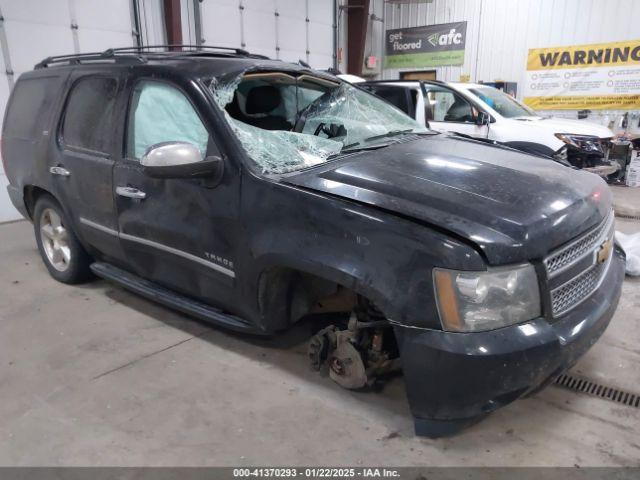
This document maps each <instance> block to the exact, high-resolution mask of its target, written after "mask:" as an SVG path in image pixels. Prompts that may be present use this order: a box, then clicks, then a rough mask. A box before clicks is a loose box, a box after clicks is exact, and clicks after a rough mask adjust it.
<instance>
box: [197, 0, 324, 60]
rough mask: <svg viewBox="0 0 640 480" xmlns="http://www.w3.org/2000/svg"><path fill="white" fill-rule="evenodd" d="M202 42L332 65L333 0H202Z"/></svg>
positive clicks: (287, 58) (286, 58)
mask: <svg viewBox="0 0 640 480" xmlns="http://www.w3.org/2000/svg"><path fill="white" fill-rule="evenodd" d="M200 8H201V22H202V36H203V43H205V44H207V45H215V46H223V47H235V48H237V47H241V48H244V49H246V50H249V51H250V52H251V53H258V54H261V55H266V56H268V57H271V58H277V59H281V60H285V61H290V62H297V61H298V60H303V61H305V62H308V63H309V64H310V65H311V66H312V67H314V68H321V69H326V68H329V67H332V66H333V65H334V58H333V52H334V48H333V45H334V35H333V32H334V28H333V24H334V8H335V3H334V0H203V1H202V2H201V3H200Z"/></svg>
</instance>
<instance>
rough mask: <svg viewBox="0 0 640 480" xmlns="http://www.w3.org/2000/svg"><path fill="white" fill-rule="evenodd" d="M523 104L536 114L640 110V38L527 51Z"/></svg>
mask: <svg viewBox="0 0 640 480" xmlns="http://www.w3.org/2000/svg"><path fill="white" fill-rule="evenodd" d="M524 101H525V103H526V104H527V105H529V106H530V107H532V108H533V109H535V110H581V109H585V108H587V109H594V110H598V109H599V110H604V109H606V110H609V109H611V110H627V109H633V110H635V109H638V108H640V40H630V41H626V42H612V43H599V44H592V45H574V46H567V47H553V48H534V49H531V50H529V56H528V58H527V75H526V83H525V85H524Z"/></svg>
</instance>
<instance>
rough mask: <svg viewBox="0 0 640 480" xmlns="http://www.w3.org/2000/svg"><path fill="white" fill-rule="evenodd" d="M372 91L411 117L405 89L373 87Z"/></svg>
mask: <svg viewBox="0 0 640 480" xmlns="http://www.w3.org/2000/svg"><path fill="white" fill-rule="evenodd" d="M372 91H373V93H375V94H376V95H378V96H379V97H382V98H384V99H385V100H386V101H387V102H389V103H391V104H392V105H395V106H396V107H398V108H399V109H400V110H402V111H403V112H404V113H406V114H409V115H412V112H411V105H409V102H408V98H407V89H405V88H402V87H373V88H372Z"/></svg>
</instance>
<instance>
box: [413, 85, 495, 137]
mask: <svg viewBox="0 0 640 480" xmlns="http://www.w3.org/2000/svg"><path fill="white" fill-rule="evenodd" d="M424 88H425V99H424V101H425V117H426V120H427V122H428V124H429V128H432V129H433V130H438V131H440V132H458V133H462V134H465V135H470V136H472V137H478V138H487V136H488V135H489V127H488V126H487V125H476V116H477V110H476V109H475V108H474V107H473V106H472V105H471V103H469V102H468V101H467V100H466V99H465V98H464V97H463V96H462V95H460V94H458V93H456V92H454V91H453V90H451V89H449V88H446V87H443V86H441V85H430V84H424Z"/></svg>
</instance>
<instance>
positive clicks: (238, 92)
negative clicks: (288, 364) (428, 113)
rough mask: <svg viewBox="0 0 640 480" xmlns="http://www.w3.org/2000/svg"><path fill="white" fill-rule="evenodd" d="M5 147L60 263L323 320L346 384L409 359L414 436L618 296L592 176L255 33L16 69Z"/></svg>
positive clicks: (448, 429) (485, 398)
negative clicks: (228, 42) (387, 93)
mask: <svg viewBox="0 0 640 480" xmlns="http://www.w3.org/2000/svg"><path fill="white" fill-rule="evenodd" d="M85 59H86V60H87V61H86V62H85V61H84V60H85ZM122 64H124V65H125V66H126V68H121V67H122ZM34 112H38V115H34ZM96 116H97V117H98V118H96ZM25 118H27V119H28V121H25V120H24V119H25ZM18 119H22V120H20V121H18ZM32 124H35V125H36V127H35V128H34V127H33V125H32ZM42 131H47V132H52V133H51V134H50V135H49V134H47V136H44V137H43V136H42V135H41V133H40V132H42ZM2 149H3V152H2V153H3V159H4V161H5V164H6V165H5V170H6V172H7V175H8V179H9V181H10V185H9V187H8V191H9V194H10V197H11V199H12V201H13V203H14V204H15V205H16V207H17V208H18V209H19V210H20V211H21V212H22V213H23V214H24V215H25V217H27V218H29V219H31V220H32V221H33V223H34V229H35V235H36V239H37V242H38V247H39V249H40V253H41V256H42V258H43V261H44V263H45V265H46V267H47V269H48V270H49V272H50V273H51V275H52V276H53V277H54V278H56V279H58V280H59V281H62V282H66V283H77V282H80V281H84V280H86V279H88V278H89V274H90V272H93V273H94V274H96V275H98V276H100V277H103V278H105V279H108V280H110V281H113V282H115V283H117V284H120V285H122V286H124V287H125V288H128V289H130V290H132V291H134V292H137V293H139V294H141V295H144V296H146V297H148V298H151V299H153V300H155V301H158V302H160V303H163V304H165V305H167V306H169V307H171V308H174V309H177V310H179V311H182V312H185V313H188V314H190V315H192V316H194V317H197V318H199V319H202V320H205V321H208V322H211V323H213V324H215V325H219V326H223V327H227V328H230V329H233V330H236V331H242V332H247V333H252V334H263V335H273V334H277V333H278V332H280V331H283V330H286V329H288V328H290V327H291V326H292V325H294V324H295V323H296V322H298V321H300V320H301V319H302V318H306V319H307V320H310V321H311V323H312V324H315V325H316V328H315V329H314V330H315V331H314V335H313V336H312V337H311V339H310V341H309V360H310V362H311V365H312V367H313V368H315V369H317V370H324V371H327V372H328V374H329V375H330V376H331V378H332V379H334V380H335V381H336V382H337V383H338V384H340V385H341V386H343V387H345V388H350V389H362V388H368V387H372V386H375V385H376V384H377V383H378V382H380V381H381V380H383V379H384V377H385V376H387V375H388V374H390V373H392V372H395V371H397V370H398V369H401V370H402V372H403V374H404V377H405V383H406V389H407V397H408V401H409V405H410V408H411V413H412V415H413V417H414V421H415V428H416V432H417V434H420V435H428V436H432V437H437V436H442V435H448V434H452V433H455V432H456V431H458V430H459V429H461V428H463V427H465V426H468V425H470V424H472V423H474V422H477V421H478V420H479V419H481V418H483V417H484V416H486V415H487V414H489V413H490V412H492V411H494V410H496V409H497V408H499V407H501V406H504V405H507V404H508V403H510V402H512V401H514V400H516V399H518V398H521V397H523V396H525V395H530V394H532V393H534V392H536V391H537V390H539V389H540V388H542V387H544V386H545V385H546V384H547V383H548V382H550V381H552V380H553V379H554V378H555V377H556V376H558V375H560V374H561V373H562V372H564V371H565V370H566V369H568V368H569V367H571V366H572V365H573V364H574V363H575V362H576V361H577V359H578V358H579V357H580V356H581V355H582V354H584V353H585V351H587V349H588V348H589V347H590V346H591V345H593V343H594V342H595V341H596V340H597V339H598V338H599V337H600V335H601V334H602V332H603V331H604V330H605V328H606V327H607V325H608V323H609V321H610V319H611V317H612V315H613V313H614V311H615V309H616V305H617V302H618V298H619V295H620V291H621V285H622V280H623V276H624V256H623V253H622V251H621V250H620V248H619V247H618V246H617V245H616V244H614V238H613V232H614V223H613V222H614V219H613V212H612V202H611V194H610V193H609V190H608V188H607V187H606V185H605V184H604V182H603V181H602V180H601V179H600V178H598V177H597V176H596V175H592V174H590V173H586V172H583V171H575V170H573V169H571V168H567V167H565V166H563V165H561V164H558V163H555V162H549V161H548V160H546V159H544V158H540V157H537V156H530V155H527V154H525V153H521V152H516V151H514V150H512V149H507V148H501V147H496V146H492V145H488V144H486V143H482V142H478V141H476V140H472V139H468V138H461V137H455V136H451V135H448V134H441V133H437V132H434V131H430V130H427V129H425V127H423V126H421V125H420V124H418V123H417V122H416V121H415V120H413V119H411V118H410V117H408V116H407V115H405V114H404V113H403V112H401V111H400V110H399V109H397V108H395V107H394V106H392V105H390V104H388V103H387V102H385V101H383V100H381V99H379V98H378V97H376V96H374V95H372V94H370V93H368V92H366V91H364V90H362V89H360V88H357V87H355V86H353V85H351V84H348V83H346V82H343V81H341V80H340V79H338V78H336V77H334V76H332V75H329V74H324V73H321V72H315V71H312V70H310V69H308V68H305V67H303V66H300V65H293V64H286V63H283V62H279V61H271V60H268V59H265V58H262V57H259V56H255V55H250V54H248V53H246V52H243V51H227V50H220V49H209V50H207V49H206V48H204V47H199V50H198V51H188V50H185V51H182V52H151V51H148V52H147V51H144V52H143V51H140V50H136V49H125V50H117V51H116V50H112V51H109V52H105V53H102V54H99V55H96V56H95V57H91V56H90V54H86V55H84V56H83V55H76V56H69V57H61V58H57V59H56V58H54V59H47V60H45V61H43V62H42V63H41V64H39V65H38V68H37V69H36V70H34V71H32V72H28V73H25V74H24V75H22V76H21V77H20V79H19V81H18V82H17V84H16V86H15V88H14V90H13V92H12V95H11V99H10V101H9V104H8V109H7V114H6V119H5V122H4V130H3V142H2ZM315 314H322V315H321V317H322V319H323V320H319V319H318V320H317V323H314V321H315V320H314V319H316V318H318V317H320V315H315ZM327 315H329V318H330V319H331V322H329V323H328V322H327V321H326V319H327Z"/></svg>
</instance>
